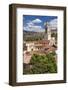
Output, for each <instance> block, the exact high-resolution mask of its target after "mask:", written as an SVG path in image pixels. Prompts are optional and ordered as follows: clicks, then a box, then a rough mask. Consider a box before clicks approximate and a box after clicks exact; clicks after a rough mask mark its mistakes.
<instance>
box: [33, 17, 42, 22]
mask: <svg viewBox="0 0 68 90" xmlns="http://www.w3.org/2000/svg"><path fill="white" fill-rule="evenodd" d="M32 22H33V23H41V22H42V21H41V20H40V19H38V18H37V19H35V20H33V21H32Z"/></svg>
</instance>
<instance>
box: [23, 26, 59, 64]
mask: <svg viewBox="0 0 68 90" xmlns="http://www.w3.org/2000/svg"><path fill="white" fill-rule="evenodd" d="M56 50H57V45H56V40H55V37H51V29H50V27H49V26H48V25H47V29H46V31H45V38H44V39H43V40H38V41H24V53H23V54H24V63H26V64H28V63H29V62H30V58H31V56H32V55H33V54H47V53H50V52H53V51H55V52H56Z"/></svg>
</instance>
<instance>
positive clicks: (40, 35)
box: [23, 31, 45, 41]
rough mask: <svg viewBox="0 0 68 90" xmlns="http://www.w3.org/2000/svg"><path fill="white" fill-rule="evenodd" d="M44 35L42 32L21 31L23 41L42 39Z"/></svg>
mask: <svg viewBox="0 0 68 90" xmlns="http://www.w3.org/2000/svg"><path fill="white" fill-rule="evenodd" d="M44 35H45V33H44V32H32V31H23V38H24V41H25V40H27V39H35V38H36V39H37V38H38V39H39V38H40V39H43V38H44Z"/></svg>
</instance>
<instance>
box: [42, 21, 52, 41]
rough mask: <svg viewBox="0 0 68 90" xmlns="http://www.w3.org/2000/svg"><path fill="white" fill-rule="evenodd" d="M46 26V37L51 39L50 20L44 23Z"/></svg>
mask: <svg viewBox="0 0 68 90" xmlns="http://www.w3.org/2000/svg"><path fill="white" fill-rule="evenodd" d="M44 26H45V36H44V39H46V40H51V29H50V25H49V23H48V22H46V23H44Z"/></svg>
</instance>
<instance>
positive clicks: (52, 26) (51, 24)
mask: <svg viewBox="0 0 68 90" xmlns="http://www.w3.org/2000/svg"><path fill="white" fill-rule="evenodd" d="M49 24H50V26H51V28H52V29H56V28H57V19H53V20H51V21H50V22H49Z"/></svg>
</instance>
